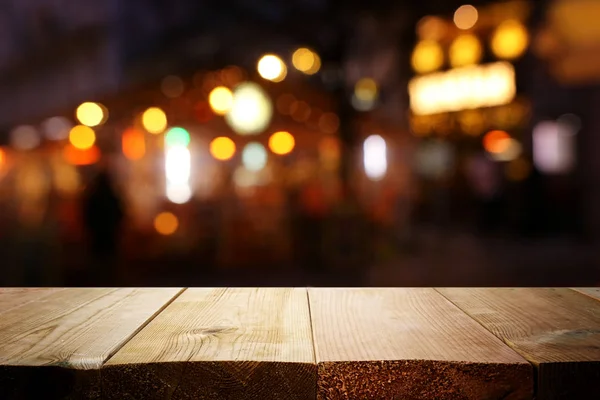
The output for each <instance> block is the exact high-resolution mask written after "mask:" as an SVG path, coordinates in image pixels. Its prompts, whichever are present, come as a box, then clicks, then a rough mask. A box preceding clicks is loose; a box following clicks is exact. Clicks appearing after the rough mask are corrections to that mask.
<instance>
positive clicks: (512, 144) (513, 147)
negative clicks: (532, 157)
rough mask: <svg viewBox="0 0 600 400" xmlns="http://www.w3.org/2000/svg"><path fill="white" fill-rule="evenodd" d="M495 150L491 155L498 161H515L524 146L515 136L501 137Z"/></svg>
mask: <svg viewBox="0 0 600 400" xmlns="http://www.w3.org/2000/svg"><path fill="white" fill-rule="evenodd" d="M494 150H495V152H491V153H490V156H491V158H492V159H494V160H496V161H513V160H515V159H516V158H517V157H519V156H520V155H521V152H522V151H523V146H521V143H519V142H518V141H517V140H515V139H513V138H507V139H501V140H499V141H498V142H497V143H496V144H495V147H494Z"/></svg>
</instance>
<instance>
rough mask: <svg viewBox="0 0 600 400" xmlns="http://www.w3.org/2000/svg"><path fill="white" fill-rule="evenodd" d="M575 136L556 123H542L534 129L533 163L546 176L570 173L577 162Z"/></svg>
mask: <svg viewBox="0 0 600 400" xmlns="http://www.w3.org/2000/svg"><path fill="white" fill-rule="evenodd" d="M575 137H576V136H575V134H574V132H573V131H572V130H570V129H565V126H564V125H563V124H561V123H559V122H556V121H541V122H539V123H537V124H536V125H535V127H534V128H533V163H534V164H535V166H536V168H537V169H538V170H539V171H541V172H543V173H546V174H561V173H566V172H569V171H570V170H571V169H572V168H573V167H574V166H575V161H576V154H577V152H576V147H575V146H576V142H575Z"/></svg>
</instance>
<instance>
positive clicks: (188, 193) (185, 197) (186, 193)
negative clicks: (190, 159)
mask: <svg viewBox="0 0 600 400" xmlns="http://www.w3.org/2000/svg"><path fill="white" fill-rule="evenodd" d="M166 196H167V199H168V200H169V201H170V202H171V203H175V204H185V203H187V202H188V201H190V199H191V198H192V188H191V187H190V185H189V184H187V183H177V184H173V183H167V191H166Z"/></svg>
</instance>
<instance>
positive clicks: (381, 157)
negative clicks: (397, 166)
mask: <svg viewBox="0 0 600 400" xmlns="http://www.w3.org/2000/svg"><path fill="white" fill-rule="evenodd" d="M363 161H364V166H365V173H366V174H367V177H368V178H369V179H371V180H374V181H378V180H381V179H382V178H383V177H384V176H385V173H386V171H387V146H386V144H385V140H384V139H383V138H382V137H381V136H379V135H371V136H369V137H368V138H366V139H365V142H364V144H363Z"/></svg>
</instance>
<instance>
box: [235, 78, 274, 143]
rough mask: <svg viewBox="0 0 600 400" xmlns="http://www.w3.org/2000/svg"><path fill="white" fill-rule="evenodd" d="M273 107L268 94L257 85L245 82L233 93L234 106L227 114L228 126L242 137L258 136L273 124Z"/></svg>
mask: <svg viewBox="0 0 600 400" xmlns="http://www.w3.org/2000/svg"><path fill="white" fill-rule="evenodd" d="M272 115H273V105H272V104H271V99H270V98H269V96H268V95H267V93H266V92H265V91H264V90H263V89H262V88H261V87H260V86H259V85H257V84H256V83H252V82H245V83H242V84H240V85H238V86H237V87H236V88H235V89H234V91H233V104H232V106H231V109H230V110H229V112H228V113H227V114H225V121H226V122H227V124H228V125H229V126H230V127H231V129H233V130H234V131H236V132H237V133H239V134H241V135H251V134H257V133H260V132H262V131H264V130H265V128H266V127H267V126H268V125H269V122H271V117H272Z"/></svg>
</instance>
